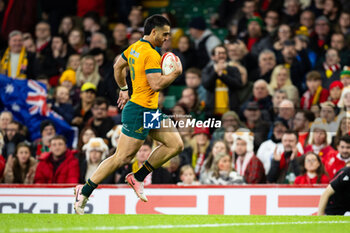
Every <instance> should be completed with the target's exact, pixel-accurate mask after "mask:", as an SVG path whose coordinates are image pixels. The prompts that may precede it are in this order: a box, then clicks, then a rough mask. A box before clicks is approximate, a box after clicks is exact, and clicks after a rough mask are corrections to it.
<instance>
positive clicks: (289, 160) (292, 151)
mask: <svg viewBox="0 0 350 233" xmlns="http://www.w3.org/2000/svg"><path fill="white" fill-rule="evenodd" d="M297 143H298V135H297V134H296V133H295V132H294V131H288V130H287V131H286V132H285V133H284V134H283V136H282V144H283V148H284V151H283V152H281V151H278V150H277V146H276V149H275V151H274V153H273V159H272V162H271V168H270V171H269V173H268V174H267V181H268V182H270V183H280V184H281V183H294V180H295V177H296V176H298V175H300V165H299V163H298V157H300V156H301V154H300V153H299V152H298V149H297Z"/></svg>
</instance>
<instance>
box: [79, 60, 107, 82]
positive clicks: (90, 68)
mask: <svg viewBox="0 0 350 233" xmlns="http://www.w3.org/2000/svg"><path fill="white" fill-rule="evenodd" d="M100 79H101V76H100V74H99V72H98V65H97V63H96V61H95V58H94V57H93V56H91V55H87V56H85V57H83V59H81V62H80V65H79V67H78V69H77V72H76V80H77V86H78V87H81V86H82V85H83V84H84V83H86V82H90V83H93V84H94V85H95V86H98V83H99V82H100Z"/></svg>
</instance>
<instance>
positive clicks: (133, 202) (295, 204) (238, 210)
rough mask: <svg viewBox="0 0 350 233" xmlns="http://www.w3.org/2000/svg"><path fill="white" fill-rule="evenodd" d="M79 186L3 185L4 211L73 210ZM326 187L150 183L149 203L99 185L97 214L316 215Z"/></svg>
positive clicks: (92, 208) (91, 207)
mask: <svg viewBox="0 0 350 233" xmlns="http://www.w3.org/2000/svg"><path fill="white" fill-rule="evenodd" d="M73 187H74V185H0V213H59V214H71V213H74V209H73V202H74V198H75V196H74V195H73ZM325 187H326V185H230V186H213V185H209V186H207V185H205V186H203V185H202V186H177V185H150V186H147V187H146V195H147V197H148V200H149V201H148V202H147V203H144V202H142V201H140V200H139V199H138V198H137V197H136V195H135V194H134V191H133V190H132V189H131V188H129V187H128V186H127V185H100V186H99V188H98V189H96V190H95V191H94V193H93V195H92V196H91V197H90V200H89V202H88V204H87V206H86V209H85V210H86V213H93V214H179V215H182V214H187V215H198V214H199V215H207V214H221V215H314V214H316V212H317V206H318V202H319V199H320V195H321V194H322V192H323V191H324V189H325Z"/></svg>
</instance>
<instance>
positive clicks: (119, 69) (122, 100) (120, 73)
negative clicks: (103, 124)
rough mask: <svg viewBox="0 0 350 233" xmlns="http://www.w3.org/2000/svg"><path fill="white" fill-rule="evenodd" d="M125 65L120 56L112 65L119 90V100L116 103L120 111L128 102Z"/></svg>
mask: <svg viewBox="0 0 350 233" xmlns="http://www.w3.org/2000/svg"><path fill="white" fill-rule="evenodd" d="M127 65H128V63H127V61H125V60H124V58H122V56H119V57H118V58H117V61H116V62H115V63H114V65H113V68H114V78H115V81H116V82H117V84H118V86H119V88H120V92H119V98H118V101H117V103H118V107H119V108H120V109H123V108H124V105H125V104H126V103H127V102H128V100H129V93H128V86H127V84H126V69H125V68H126V67H127Z"/></svg>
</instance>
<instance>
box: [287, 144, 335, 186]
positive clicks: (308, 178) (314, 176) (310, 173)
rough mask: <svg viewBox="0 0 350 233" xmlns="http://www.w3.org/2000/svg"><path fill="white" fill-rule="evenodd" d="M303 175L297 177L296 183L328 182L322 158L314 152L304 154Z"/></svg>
mask: <svg viewBox="0 0 350 233" xmlns="http://www.w3.org/2000/svg"><path fill="white" fill-rule="evenodd" d="M302 164H303V165H302V170H301V175H300V176H297V177H296V178H295V182H294V183H295V184H328V183H329V178H328V176H327V175H326V171H325V170H324V166H323V164H322V162H321V158H320V157H319V156H318V155H317V154H316V153H314V152H311V151H310V152H308V153H306V154H305V156H303V161H302Z"/></svg>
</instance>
